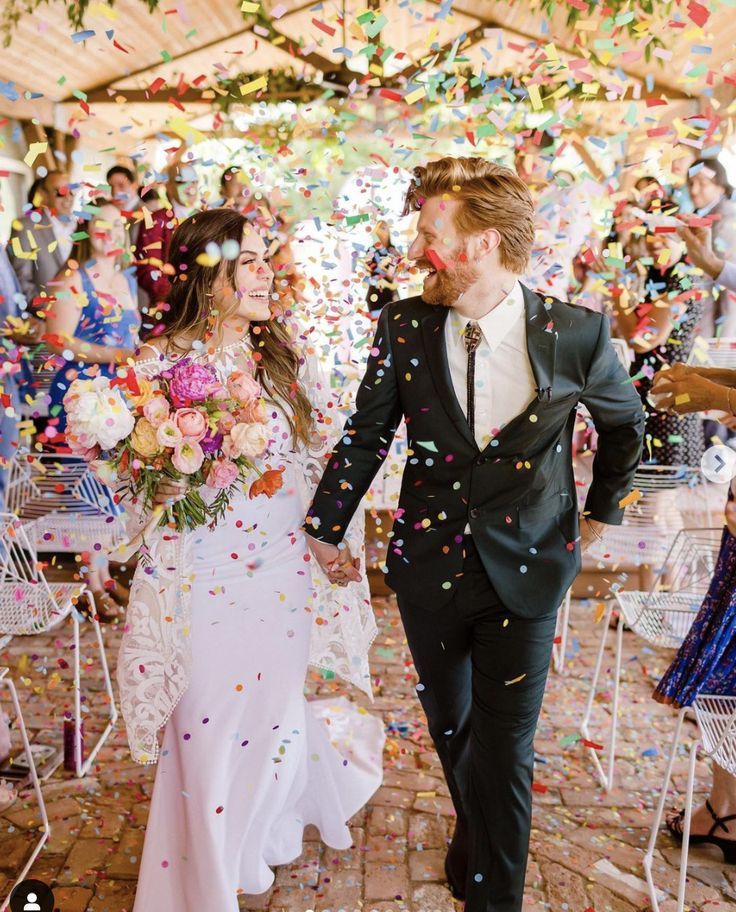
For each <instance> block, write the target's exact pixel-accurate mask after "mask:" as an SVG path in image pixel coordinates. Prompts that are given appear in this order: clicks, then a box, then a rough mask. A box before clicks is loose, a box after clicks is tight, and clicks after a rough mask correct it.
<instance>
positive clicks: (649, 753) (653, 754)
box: [641, 747, 659, 757]
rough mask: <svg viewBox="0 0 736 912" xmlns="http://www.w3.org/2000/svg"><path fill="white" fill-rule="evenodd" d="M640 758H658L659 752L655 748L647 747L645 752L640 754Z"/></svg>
mask: <svg viewBox="0 0 736 912" xmlns="http://www.w3.org/2000/svg"><path fill="white" fill-rule="evenodd" d="M641 755H642V757H658V756H659V751H658V750H657V748H656V747H648V748H647V749H646V750H644V751H642V752H641Z"/></svg>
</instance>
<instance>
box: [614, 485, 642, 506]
mask: <svg viewBox="0 0 736 912" xmlns="http://www.w3.org/2000/svg"><path fill="white" fill-rule="evenodd" d="M641 497H642V494H641V491H639V490H638V489H636V488H635V489H634V490H633V491H632V492H631V493H630V494H627V495H626V497H623V498H622V499H621V500H619V502H618V505H619V507H621V509H622V510H623V509H624V507H629V506H631V504H634V503H636V502H637V500H641Z"/></svg>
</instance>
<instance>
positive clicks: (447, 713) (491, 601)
mask: <svg viewBox="0 0 736 912" xmlns="http://www.w3.org/2000/svg"><path fill="white" fill-rule="evenodd" d="M465 542H466V545H465V562H464V565H463V577H462V580H461V582H460V585H459V586H458V589H457V593H456V595H455V597H454V599H453V601H452V602H451V603H450V604H449V605H445V606H443V608H442V609H441V610H439V611H432V610H431V605H420V604H414V603H410V602H407V601H406V600H405V599H403V598H401V596H398V604H399V611H400V612H401V618H402V621H403V624H404V629H405V631H406V636H407V640H408V643H409V648H410V649H411V653H412V656H413V658H414V664H415V666H416V669H417V673H418V675H419V683H418V684H417V693H418V695H419V699H420V701H421V703H422V707H423V709H424V712H425V713H426V716H427V722H428V724H429V732H430V734H431V736H432V739H433V740H434V744H435V747H436V748H437V753H438V754H439V757H440V760H441V761H442V766H443V769H444V772H445V777H446V779H447V782H448V785H449V788H450V793H451V795H452V799H453V802H454V805H455V809H456V811H457V818H458V819H457V827H458V829H459V832H460V833H461V834H462V838H461V839H460V840H458V844H460V845H465V844H467V845H468V849H467V851H468V857H467V877H466V904H465V912H521V907H522V901H523V895H524V877H525V873H526V863H527V855H528V852H529V831H530V827H531V785H532V774H533V767H534V746H533V745H534V733H535V730H536V726H537V719H538V717H539V711H540V709H541V705H542V697H543V696H544V687H545V683H546V680H547V671H548V669H549V662H550V655H551V651H552V643H553V640H554V635H555V622H556V617H557V607H558V606H556V605H555V606H554V607H552V608H550V609H549V610H547V611H546V612H545V613H544V614H543V616H542V617H538V618H532V619H529V618H521V617H516V616H514V615H512V614H511V613H510V612H508V611H507V610H506V609H505V608H504V607H503V605H502V604H501V602H500V599H499V598H498V595H497V594H496V592H495V590H494V588H493V585H492V582H491V580H489V578H488V574H487V573H486V571H485V568H484V567H483V564H482V563H481V560H480V557H479V555H478V552H477V550H476V548H475V545H474V544H473V541H472V538H471V537H470V536H466V539H465ZM543 599H544V592H540V602H542V601H543ZM466 836H467V843H466V838H465V837H466Z"/></svg>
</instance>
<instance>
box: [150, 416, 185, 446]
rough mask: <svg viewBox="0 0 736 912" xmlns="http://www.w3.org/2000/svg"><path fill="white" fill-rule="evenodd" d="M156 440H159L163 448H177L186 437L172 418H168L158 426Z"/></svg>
mask: <svg viewBox="0 0 736 912" xmlns="http://www.w3.org/2000/svg"><path fill="white" fill-rule="evenodd" d="M156 440H158V442H159V443H160V444H161V446H163V447H176V446H179V444H180V443H182V441H183V440H184V435H183V434H182V432H181V431H180V430H179V428H178V427H177V426H176V425H175V424H174V422H173V421H172V420H171V418H167V419H166V421H164V422H163V423H162V424H160V425H159V426H158V429H157V431H156Z"/></svg>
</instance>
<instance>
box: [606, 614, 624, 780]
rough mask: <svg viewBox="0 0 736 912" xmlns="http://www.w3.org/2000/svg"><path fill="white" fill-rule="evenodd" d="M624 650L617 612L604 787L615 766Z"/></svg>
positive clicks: (622, 630) (620, 623)
mask: <svg viewBox="0 0 736 912" xmlns="http://www.w3.org/2000/svg"><path fill="white" fill-rule="evenodd" d="M623 651H624V616H623V612H619V616H618V625H617V626H616V663H615V665H614V670H613V702H612V703H611V737H610V741H609V746H608V778H607V780H606V784H605V789H606V791H607V792H610V791H611V789H612V788H613V774H614V769H615V766H616V735H617V734H618V698H619V694H620V691H621V658H622V656H623Z"/></svg>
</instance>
